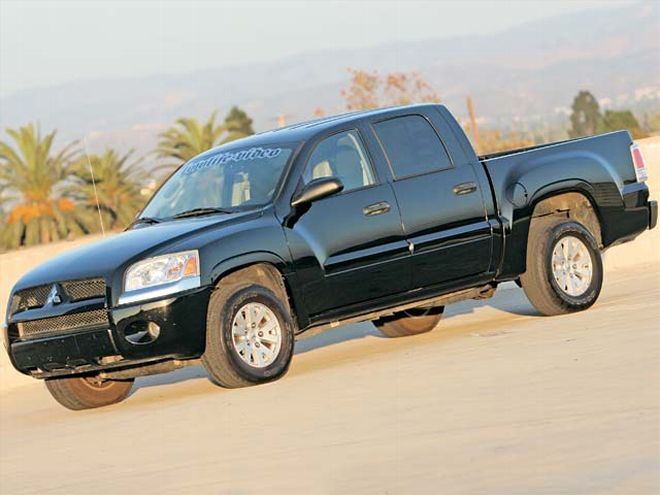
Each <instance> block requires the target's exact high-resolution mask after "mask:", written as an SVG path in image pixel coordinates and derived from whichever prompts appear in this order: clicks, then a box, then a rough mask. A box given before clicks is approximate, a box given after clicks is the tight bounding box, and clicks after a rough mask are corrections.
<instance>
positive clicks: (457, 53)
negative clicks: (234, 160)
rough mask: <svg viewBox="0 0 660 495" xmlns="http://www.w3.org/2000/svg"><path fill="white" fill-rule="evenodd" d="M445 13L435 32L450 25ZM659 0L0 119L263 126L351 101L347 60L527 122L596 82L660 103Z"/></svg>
mask: <svg viewBox="0 0 660 495" xmlns="http://www.w3.org/2000/svg"><path fill="white" fill-rule="evenodd" d="M441 21H442V20H441V19H439V20H438V35H441V34H442V22H441ZM659 26H660V3H658V2H641V3H640V4H638V5H637V6H634V7H625V8H621V9H608V10H597V11H587V12H584V11H583V12H579V13H574V14H569V15H562V16H558V17H554V18H548V19H544V20H540V21H535V22H530V23H526V24H523V25H520V26H517V27H514V28H511V29H508V30H506V31H503V32H501V33H498V34H494V35H488V36H464V37H458V38H438V39H430V40H424V41H417V42H408V43H394V44H390V45H383V46H377V47H371V48H359V49H354V50H345V49H342V50H333V51H323V52H316V53H306V54H303V55H298V56H294V57H288V58H284V59H282V60H274V61H272V62H267V63H260V64H254V65H241V66H233V67H222V68H217V69H212V70H203V71H196V72H192V73H187V74H182V75H155V76H150V77H140V78H121V79H110V78H102V79H88V80H79V81H74V82H70V83H66V84H62V85H59V86H52V87H44V88H38V89H29V90H24V91H19V92H15V93H12V94H10V95H8V96H6V97H4V98H2V99H1V100H0V125H1V126H2V127H6V126H17V125H20V124H23V123H26V122H28V121H32V120H38V121H39V122H40V123H41V125H42V127H43V128H44V129H49V128H53V127H55V128H57V129H59V131H60V136H61V137H62V138H64V139H67V140H69V139H79V138H81V137H82V136H84V135H86V136H87V137H88V140H89V142H90V143H91V147H93V148H98V147H99V146H101V145H102V144H110V145H113V146H117V147H120V148H129V147H136V148H138V150H139V151H146V150H148V149H150V148H151V147H152V146H153V145H154V143H155V140H156V136H157V134H158V132H160V130H162V129H163V128H165V127H166V126H167V125H169V124H170V123H172V122H173V121H174V120H175V119H176V118H177V117H180V116H183V115H186V116H188V115H191V116H200V117H205V116H206V115H208V113H209V112H210V111H211V110H213V109H219V110H220V111H221V112H226V111H227V110H228V109H229V107H230V106H231V105H233V104H238V105H240V106H242V107H244V108H245V109H246V111H247V112H248V113H249V114H250V115H251V116H252V117H253V118H254V120H255V127H256V128H257V129H259V130H264V129H268V128H271V127H274V126H275V124H276V117H277V115H279V114H283V115H285V116H286V117H287V120H288V121H289V122H293V121H298V120H305V119H308V118H311V117H312V115H313V112H314V110H315V109H316V108H319V107H320V108H322V109H323V110H324V111H325V112H326V113H336V112H340V111H342V110H343V101H342V100H341V97H340V94H339V93H340V90H341V88H342V87H344V86H345V85H346V83H347V81H348V73H347V71H346V69H347V68H348V67H356V68H364V69H378V70H381V71H393V70H418V71H419V72H421V73H422V74H423V75H424V76H425V77H426V78H427V79H428V80H429V81H430V82H431V83H432V85H433V87H434V89H435V90H436V91H437V93H438V94H439V95H440V96H441V97H442V99H443V101H444V103H446V104H447V105H449V107H450V108H451V109H452V110H453V111H454V112H455V113H456V114H457V115H458V116H459V117H464V116H465V111H464V107H465V98H466V96H467V95H472V97H473V98H474V101H475V104H476V107H477V112H478V114H479V116H480V118H482V119H483V120H484V121H485V122H486V123H487V124H491V125H497V126H504V127H506V126H509V125H513V126H515V127H516V128H519V129H530V128H538V127H539V126H541V125H549V124H553V123H554V124H557V123H558V122H565V121H566V119H567V117H566V113H567V111H568V107H569V106H570V104H571V101H572V98H573V96H574V95H575V94H576V93H577V92H578V90H580V89H589V90H591V91H592V92H593V93H594V94H595V95H596V96H597V97H598V98H600V99H601V102H602V103H604V104H605V105H606V106H610V107H627V108H633V109H635V110H637V111H638V112H644V111H650V110H653V109H658V108H660V69H659V68H660V29H659Z"/></svg>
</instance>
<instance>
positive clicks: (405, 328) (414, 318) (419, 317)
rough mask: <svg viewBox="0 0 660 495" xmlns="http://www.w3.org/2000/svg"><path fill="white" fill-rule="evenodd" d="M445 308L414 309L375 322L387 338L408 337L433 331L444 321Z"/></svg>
mask: <svg viewBox="0 0 660 495" xmlns="http://www.w3.org/2000/svg"><path fill="white" fill-rule="evenodd" d="M444 310H445V307H444V306H438V307H435V308H413V309H409V310H406V311H401V312H399V313H395V314H393V315H392V316H385V317H383V318H380V319H379V320H376V321H374V325H376V328H378V330H380V331H381V332H382V333H383V335H386V336H387V337H406V336H408V335H417V334H420V333H426V332H430V331H431V330H433V329H434V328H435V327H436V326H437V324H438V323H439V322H440V320H441V319H442V313H443V312H444Z"/></svg>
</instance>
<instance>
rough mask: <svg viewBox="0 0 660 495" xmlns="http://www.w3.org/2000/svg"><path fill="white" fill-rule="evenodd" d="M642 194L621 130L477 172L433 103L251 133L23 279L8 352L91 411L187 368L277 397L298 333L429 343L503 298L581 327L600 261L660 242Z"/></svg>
mask: <svg viewBox="0 0 660 495" xmlns="http://www.w3.org/2000/svg"><path fill="white" fill-rule="evenodd" d="M645 179H646V168H645V165H644V161H643V158H642V155H641V153H640V150H639V149H638V148H637V146H636V145H634V144H633V142H632V141H631V138H630V135H629V134H628V132H626V131H620V132H613V133H609V134H604V135H600V136H594V137H589V138H583V139H574V140H571V141H564V142H561V143H553V144H546V145H541V146H535V147H532V148H527V149H521V150H515V151H511V152H507V153H500V154H495V155H489V156H480V157H479V156H477V155H476V154H475V152H474V151H473V149H472V147H471V145H470V143H469V141H468V139H467V138H466V136H465V134H464V133H463V130H462V128H461V127H460V125H459V124H458V123H457V122H456V120H455V119H454V118H453V117H452V115H451V114H450V113H449V111H448V110H447V109H446V108H445V107H443V106H440V105H419V106H407V107H399V108H391V109H382V110H375V111H368V112H359V113H352V114H347V115H339V116H335V117H330V118H325V119H322V120H318V121H313V122H308V123H303V124H298V125H294V126H291V127H288V128H284V129H279V130H276V131H271V132H266V133H262V134H259V135H255V136H251V137H248V138H245V139H241V140H239V141H235V142H232V143H230V144H226V145H223V146H220V147H218V148H215V149H212V150H210V151H207V152H205V153H203V154H201V155H199V156H197V157H195V158H194V159H192V160H190V161H189V162H188V163H185V164H183V165H182V166H181V167H180V168H179V169H178V170H177V171H176V172H174V173H173V174H172V175H171V176H170V178H169V179H168V180H167V181H166V182H165V183H164V184H163V186H162V187H161V188H160V189H159V190H158V191H157V192H156V194H155V195H154V196H153V198H152V199H151V201H150V202H149V203H148V204H147V206H146V207H145V208H144V210H143V211H142V212H141V213H140V214H139V215H138V217H136V220H135V222H134V223H133V225H131V227H129V228H128V229H127V230H126V231H125V232H123V233H121V234H119V235H115V236H112V237H109V238H107V239H104V240H102V241H100V242H96V243H94V244H90V245H87V246H85V247H83V248H81V249H78V250H75V251H71V252H69V253H67V254H64V255H63V256H59V257H57V258H54V259H52V260H51V261H49V262H47V263H45V264H43V265H41V266H39V267H38V268H36V269H34V270H33V271H31V272H30V273H28V274H27V275H25V276H24V277H23V278H22V279H21V280H19V281H18V282H17V283H16V285H15V287H14V288H13V291H12V293H11V295H10V300H9V304H8V311H7V324H6V325H5V327H4V342H5V346H6V348H7V350H8V352H9V356H10V359H11V361H12V363H13V365H14V366H15V367H16V369H18V370H19V371H21V372H23V373H26V374H28V375H31V376H33V377H35V378H42V379H45V381H46V386H47V388H48V390H49V391H50V392H51V394H52V395H53V396H54V397H55V399H56V400H57V401H58V402H60V403H61V404H62V405H64V406H65V407H68V408H70V409H85V408H91V407H98V406H102V405H107V404H111V403H114V402H118V401H120V400H122V399H124V398H125V397H126V396H127V395H128V393H129V391H130V389H131V385H132V382H133V380H134V379H135V377H137V376H141V375H147V374H152V373H160V372H165V371H170V370H173V369H176V368H178V367H181V366H184V365H186V364H189V363H196V362H198V361H197V360H198V359H199V358H200V357H201V361H202V363H203V364H204V366H205V367H206V369H207V371H208V374H209V376H210V378H211V380H213V381H214V382H215V383H217V384H218V385H221V386H223V387H229V388H234V387H244V386H248V385H254V384H258V383H262V382H266V381H270V380H274V379H277V378H280V377H281V376H282V375H284V374H285V373H286V371H287V369H288V367H289V363H290V361H291V357H292V355H293V347H294V341H295V338H296V336H297V335H298V334H301V333H302V332H305V331H307V330H309V329H312V328H316V329H318V328H328V327H335V326H337V325H341V324H344V323H348V322H357V321H366V320H371V321H373V322H374V323H375V325H376V326H377V327H378V328H379V329H380V330H381V331H382V332H383V333H384V334H385V335H387V336H390V337H398V336H404V335H412V334H418V333H422V332H427V331H429V330H431V329H433V328H434V327H435V326H436V324H437V323H438V321H439V320H440V318H441V316H442V312H443V308H444V306H445V305H447V304H449V303H451V302H455V301H458V300H462V299H468V298H485V297H489V296H491V295H492V294H493V293H494V291H495V289H496V288H497V286H498V284H500V283H501V282H505V281H516V282H518V283H519V285H521V286H522V288H523V290H524V291H525V293H526V294H527V297H528V298H529V300H530V302H531V303H532V304H533V305H534V306H535V307H536V309H537V310H538V311H539V313H541V314H544V315H556V314H561V313H568V312H572V311H580V310H584V309H586V308H588V307H590V306H591V305H592V304H594V302H595V301H596V299H597V298H598V295H599V292H600V289H601V285H602V282H603V267H602V261H601V252H602V251H603V250H604V249H606V248H608V247H610V246H613V245H615V244H617V243H622V242H626V241H630V240H632V239H634V238H635V237H636V236H637V235H639V234H640V233H641V232H643V231H644V230H646V229H650V228H653V227H654V226H655V224H656V219H657V204H656V202H655V201H649V190H648V188H647V186H646V184H645V183H644V180H645Z"/></svg>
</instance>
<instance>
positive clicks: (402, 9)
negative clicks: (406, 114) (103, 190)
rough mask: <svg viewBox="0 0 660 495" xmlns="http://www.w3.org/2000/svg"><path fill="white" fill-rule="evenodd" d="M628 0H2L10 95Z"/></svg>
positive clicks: (486, 27)
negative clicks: (82, 81)
mask: <svg viewBox="0 0 660 495" xmlns="http://www.w3.org/2000/svg"><path fill="white" fill-rule="evenodd" d="M651 1H653V0H651ZM626 3H630V1H629V0H600V1H597V0H570V1H563V0H555V1H541V2H539V1H505V0H502V1H476V0H463V1H453V0H445V1H440V0H439V1H435V2H433V1H430V2H429V1H426V2H423V1H420V2H418V1H384V0H380V1H370V2H364V1H350V2H349V1H346V2H338V1H320V0H319V1H306V2H303V1H297V2H296V1H274V0H273V1H269V2H267V1H263V2H248V1H241V2H233V1H212V0H206V1H204V0H194V1H184V0H178V1H173V0H111V1H105V0H98V1H94V0H79V1H71V0H69V1H64V0H46V1H44V0H0V95H6V94H8V93H10V92H13V91H16V90H19V89H22V88H29V87H34V86H48V85H53V84H57V83H61V82H65V81H70V80H73V79H80V78H93V77H99V76H104V77H105V76H116V77H127V76H143V75H149V74H162V73H181V72H186V71H192V70H195V69H203V68H209V67H218V66H224V65H229V64H236V63H246V62H257V61H260V60H269V59H270V60H272V59H279V58H282V57H285V56H287V55H293V54H297V53H300V52H304V51H311V50H321V49H331V48H333V47H337V48H347V47H348V48H350V47H357V46H367V45H377V44H383V43H388V42H393V41H399V40H417V39H424V38H433V37H435V38H437V37H448V36H455V35H464V34H478V33H492V32H495V31H500V30H503V29H506V28H507V27H510V26H513V25H516V24H520V23H523V22H525V21H529V20H533V19H540V18H544V17H550V16H555V15H559V14H563V13H567V12H572V11H578V10H584V9H591V8H616V7H619V6H621V5H622V4H626Z"/></svg>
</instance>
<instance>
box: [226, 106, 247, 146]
mask: <svg viewBox="0 0 660 495" xmlns="http://www.w3.org/2000/svg"><path fill="white" fill-rule="evenodd" d="M225 126H226V128H227V132H228V133H229V135H228V136H227V138H226V139H225V142H229V141H234V140H236V139H240V138H244V137H247V136H250V135H252V134H254V129H253V128H252V119H251V118H250V117H249V116H248V114H247V113H245V112H244V111H243V110H242V109H240V108H239V107H237V106H235V105H234V106H233V107H231V109H230V110H229V113H228V114H227V116H226V117H225Z"/></svg>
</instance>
